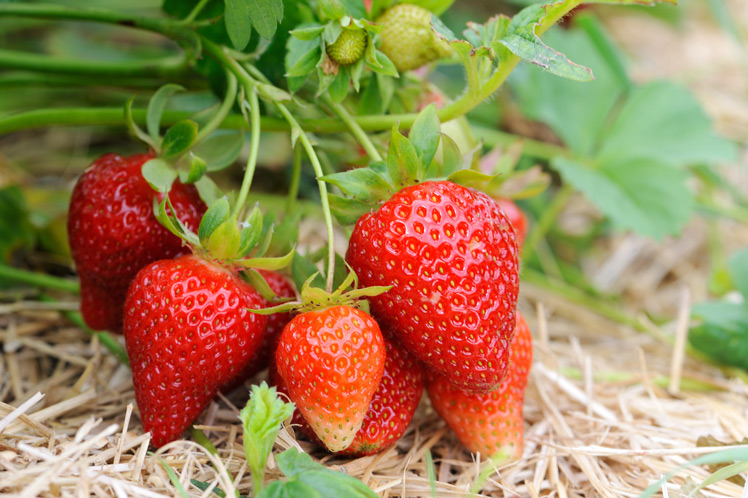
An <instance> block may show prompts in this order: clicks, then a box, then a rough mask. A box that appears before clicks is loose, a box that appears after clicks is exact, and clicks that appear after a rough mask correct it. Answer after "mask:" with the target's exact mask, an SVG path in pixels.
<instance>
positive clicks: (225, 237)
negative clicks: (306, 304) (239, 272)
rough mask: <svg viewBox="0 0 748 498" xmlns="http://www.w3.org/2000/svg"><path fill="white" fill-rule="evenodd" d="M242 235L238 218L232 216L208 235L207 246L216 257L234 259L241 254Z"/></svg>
mask: <svg viewBox="0 0 748 498" xmlns="http://www.w3.org/2000/svg"><path fill="white" fill-rule="evenodd" d="M241 243H242V235H241V231H240V230H239V225H238V224H237V222H236V218H235V217H233V216H230V217H229V218H228V219H227V220H226V221H224V222H223V223H221V224H220V225H218V226H217V227H216V228H215V230H213V233H211V234H210V236H209V237H208V242H207V244H205V248H206V249H207V250H208V253H209V254H210V255H211V256H212V257H214V258H216V259H234V258H236V257H237V256H238V255H239V247H240V246H241Z"/></svg>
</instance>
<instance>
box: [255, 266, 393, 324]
mask: <svg viewBox="0 0 748 498" xmlns="http://www.w3.org/2000/svg"><path fill="white" fill-rule="evenodd" d="M316 277H317V274H316V273H315V274H314V275H312V276H310V277H309V278H308V279H307V281H306V282H304V285H302V286H301V292H300V299H299V301H295V302H290V303H284V304H281V305H279V306H274V307H272V308H264V309H261V310H250V311H252V312H253V313H259V314H261V315H272V314H273V313H287V312H289V311H294V312H297V313H303V312H306V311H322V310H324V309H326V308H331V307H333V306H353V307H356V308H360V307H361V306H362V304H363V303H364V301H362V299H363V298H366V297H373V296H378V295H380V294H383V293H384V292H387V291H388V290H390V288H391V287H392V286H373V287H364V288H363V289H359V288H358V277H357V276H356V274H355V273H354V272H353V270H351V269H350V268H349V273H348V276H347V277H346V279H345V280H344V281H343V283H341V284H340V286H339V287H338V288H337V289H335V290H334V291H333V292H331V293H328V292H326V291H325V290H324V289H320V288H319V287H313V286H312V282H313V281H314V279H315V278H316Z"/></svg>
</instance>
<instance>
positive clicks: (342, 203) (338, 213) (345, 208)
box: [327, 195, 372, 226]
mask: <svg viewBox="0 0 748 498" xmlns="http://www.w3.org/2000/svg"><path fill="white" fill-rule="evenodd" d="M327 199H328V202H329V203H330V211H332V214H333V216H335V219H337V220H338V223H340V224H341V225H344V226H345V225H354V224H355V223H356V222H357V221H358V219H359V218H360V217H361V216H363V215H364V214H366V213H368V212H369V211H371V208H372V206H370V205H368V204H364V203H363V202H360V201H357V200H355V199H351V198H348V197H340V196H338V195H328V196H327Z"/></svg>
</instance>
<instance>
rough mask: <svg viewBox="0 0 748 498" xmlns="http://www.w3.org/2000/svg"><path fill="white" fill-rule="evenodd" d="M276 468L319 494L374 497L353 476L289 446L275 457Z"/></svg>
mask: <svg viewBox="0 0 748 498" xmlns="http://www.w3.org/2000/svg"><path fill="white" fill-rule="evenodd" d="M276 462H277V463H278V468H279V469H280V470H281V472H283V474H284V475H285V476H286V477H288V478H292V479H293V480H295V481H298V482H301V483H303V484H306V485H307V486H309V487H311V488H313V489H314V490H315V491H317V492H318V493H319V494H320V495H321V496H341V497H342V496H345V497H346V498H349V497H350V498H357V497H361V498H376V496H377V495H376V494H375V493H374V492H373V491H372V490H371V489H370V488H369V487H368V486H366V485H365V484H364V483H363V482H361V481H359V480H358V479H356V478H355V477H353V476H350V475H348V474H344V473H342V472H336V471H334V470H329V469H327V468H325V467H324V466H323V465H321V464H319V463H317V462H315V461H314V460H312V457H310V456H309V455H307V454H306V453H301V452H299V451H298V450H297V449H296V448H289V449H287V450H286V451H284V452H283V453H281V454H279V455H278V456H277V457H276Z"/></svg>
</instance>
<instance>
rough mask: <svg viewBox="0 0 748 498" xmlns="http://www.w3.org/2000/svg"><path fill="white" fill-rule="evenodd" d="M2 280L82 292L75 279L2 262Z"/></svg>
mask: <svg viewBox="0 0 748 498" xmlns="http://www.w3.org/2000/svg"><path fill="white" fill-rule="evenodd" d="M2 281H7V282H19V283H23V284H29V285H33V286H34V287H40V288H45V289H55V290H60V291H65V292H72V293H75V294H77V293H79V292H80V286H79V285H78V282H76V281H75V280H70V279H67V278H61V277H55V276H53V275H47V274H46V273H37V272H34V271H29V270H22V269H20V268H14V267H12V266H7V265H3V264H0V282H2Z"/></svg>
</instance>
